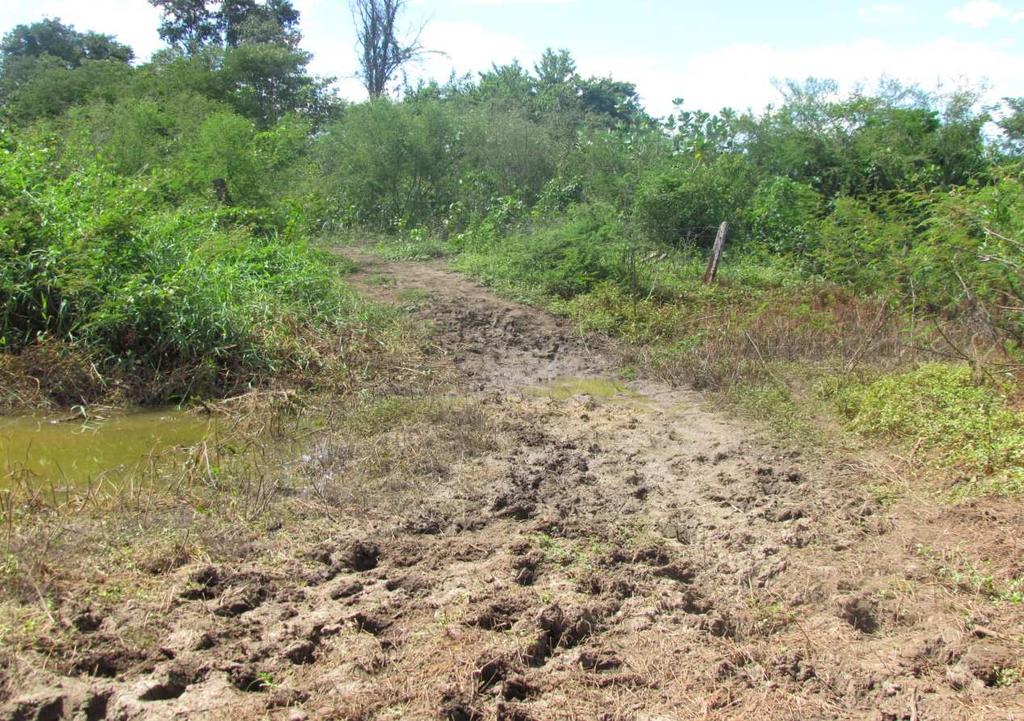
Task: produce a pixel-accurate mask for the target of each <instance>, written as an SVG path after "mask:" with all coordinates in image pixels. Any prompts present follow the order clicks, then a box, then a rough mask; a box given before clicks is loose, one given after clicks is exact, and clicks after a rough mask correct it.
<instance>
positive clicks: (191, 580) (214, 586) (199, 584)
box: [178, 566, 223, 601]
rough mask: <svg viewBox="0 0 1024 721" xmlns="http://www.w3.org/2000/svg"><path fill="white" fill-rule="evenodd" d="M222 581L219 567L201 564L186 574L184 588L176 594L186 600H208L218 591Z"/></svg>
mask: <svg viewBox="0 0 1024 721" xmlns="http://www.w3.org/2000/svg"><path fill="white" fill-rule="evenodd" d="M222 581H223V579H222V577H221V572H220V569H218V568H217V567H216V566H203V567H202V568H198V569H196V570H195V571H193V572H192V573H190V574H189V575H188V580H187V581H186V585H185V588H184V589H183V590H182V591H181V593H179V594H178V596H179V597H180V598H183V599H185V600H186V601H198V600H209V599H211V598H214V597H215V596H216V595H217V594H218V593H219V591H220V587H221V584H222Z"/></svg>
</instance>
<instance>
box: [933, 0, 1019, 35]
mask: <svg viewBox="0 0 1024 721" xmlns="http://www.w3.org/2000/svg"><path fill="white" fill-rule="evenodd" d="M1022 14H1024V13H1021V14H1018V15H1016V16H1015V17H1014V18H1013V20H1014V21H1016V20H1017V19H1019V18H1020V16H1021V15H1022ZM946 17H948V18H949V19H950V20H952V21H953V22H955V23H959V24H961V25H966V26H968V27H971V28H975V29H978V30H980V29H982V28H987V27H988V26H989V25H991V24H992V22H993V21H994V20H999V19H1000V18H1008V17H1010V11H1009V10H1007V9H1006V8H1004V7H1003V6H1002V5H1000V4H999V3H996V2H992V0H970V2H968V3H967V4H966V5H961V6H959V7H955V8H953V9H952V10H950V11H949V12H948V13H946Z"/></svg>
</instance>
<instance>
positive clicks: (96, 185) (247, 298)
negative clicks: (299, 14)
mask: <svg viewBox="0 0 1024 721" xmlns="http://www.w3.org/2000/svg"><path fill="white" fill-rule="evenodd" d="M4 160H5V162H4V163H3V165H2V167H0V347H2V348H3V349H4V350H5V351H6V352H7V354H8V355H14V356H17V355H19V354H22V353H25V352H31V349H32V348H33V347H35V346H38V344H39V343H41V342H43V341H47V342H50V343H53V342H57V343H59V344H62V345H63V346H65V347H66V348H68V349H69V352H70V349H72V348H77V349H86V353H87V356H88V358H89V362H90V363H91V364H92V365H93V366H94V368H95V370H96V375H97V378H98V379H100V380H105V377H106V376H108V375H109V376H111V377H112V378H114V379H121V381H123V382H124V383H127V384H129V385H131V384H132V382H133V381H141V380H142V379H144V378H145V379H149V380H150V381H152V380H153V379H156V378H160V379H161V381H160V383H159V384H158V387H151V388H150V390H148V391H146V392H147V393H148V394H153V393H156V395H170V396H180V395H185V394H188V393H196V392H198V393H213V392H220V391H223V390H226V389H228V388H231V387H235V386H239V385H241V384H245V383H248V382H251V381H253V380H255V379H257V378H259V377H260V376H264V375H266V374H270V373H275V372H280V371H287V370H290V369H294V370H299V369H305V368H307V367H308V366H309V365H310V364H311V363H313V362H315V360H316V358H315V350H314V348H313V346H311V345H310V344H309V343H308V342H305V341H304V340H303V337H304V336H305V335H306V334H308V333H312V332H314V331H315V332H318V333H319V332H322V331H324V330H325V329H335V328H338V327H340V325H342V324H343V323H344V322H345V320H346V319H347V318H348V317H349V316H350V315H351V314H352V312H353V310H354V308H355V307H356V304H357V302H356V300H355V299H354V297H353V296H352V295H351V294H350V293H349V292H348V291H346V290H345V288H344V287H343V286H342V285H341V282H340V281H339V280H338V272H337V268H336V267H335V263H333V262H332V260H331V258H330V257H329V256H328V254H326V253H323V252H320V251H317V250H315V249H313V248H312V247H311V246H310V245H309V244H308V243H307V242H306V241H305V240H304V239H302V238H301V237H298V236H296V235H295V234H291V233H289V232H287V230H277V229H275V228H273V227H263V228H253V227H251V226H249V225H247V224H245V223H240V222H236V219H237V216H238V211H237V210H236V209H232V208H223V207H217V206H212V205H210V204H209V203H204V202H202V201H201V200H200V199H194V200H193V201H192V202H188V203H185V204H181V205H174V204H171V203H169V202H166V200H165V199H164V197H163V196H162V194H161V193H160V192H159V191H158V190H157V189H156V188H155V187H154V184H153V183H151V182H149V181H148V180H147V179H145V178H137V177H125V176H122V175H118V174H116V173H115V172H113V171H112V170H111V169H110V168H109V167H107V166H105V165H104V164H102V163H100V162H93V163H90V164H88V165H85V166H83V167H80V168H78V169H75V170H73V171H71V172H67V173H63V174H58V173H57V172H55V171H56V169H55V164H56V162H55V152H54V149H53V148H52V147H51V146H48V145H46V144H23V145H20V146H18V147H8V148H7V150H6V153H5V158H4ZM8 362H10V361H8ZM44 370H45V369H44ZM54 371H55V372H56V371H57V369H56V368H54ZM45 380H46V381H47V384H50V381H51V380H55V379H45ZM150 385H151V386H152V383H151V384H150ZM147 400H155V398H147Z"/></svg>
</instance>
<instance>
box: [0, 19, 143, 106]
mask: <svg viewBox="0 0 1024 721" xmlns="http://www.w3.org/2000/svg"><path fill="white" fill-rule="evenodd" d="M133 57H134V53H133V52H132V49H131V48H130V47H128V46H127V45H124V44H122V43H119V42H117V40H115V39H114V38H113V37H112V36H110V35H102V34H100V33H94V32H86V33H80V32H78V31H77V30H75V29H74V27H72V26H70V25H64V24H63V23H61V21H60V20H57V19H52V18H51V19H46V20H42V21H40V22H37V23H32V24H31V25H19V26H17V27H16V28H14V29H13V30H11V31H10V32H9V33H7V35H5V36H4V37H3V40H2V41H0V102H2V103H3V104H4V105H5V106H6V108H5V109H6V110H7V111H8V112H10V113H11V114H12V116H14V117H17V118H18V119H20V120H28V119H32V118H35V117H39V116H41V115H52V114H57V113H59V112H62V111H63V110H64V109H65V108H66V107H68V106H69V105H70V104H73V103H74V102H76V101H77V100H79V99H81V98H83V97H86V96H89V95H91V94H95V91H96V90H97V89H98V88H104V89H109V88H110V87H111V83H112V82H121V81H123V79H124V76H125V75H126V74H128V73H129V72H130V71H131V67H130V66H129V63H130V62H131V60H132V58H133Z"/></svg>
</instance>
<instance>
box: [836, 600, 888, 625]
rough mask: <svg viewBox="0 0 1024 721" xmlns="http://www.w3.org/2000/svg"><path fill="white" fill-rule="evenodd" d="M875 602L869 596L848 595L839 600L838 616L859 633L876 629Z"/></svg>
mask: <svg viewBox="0 0 1024 721" xmlns="http://www.w3.org/2000/svg"><path fill="white" fill-rule="evenodd" d="M876 612H877V608H876V604H875V602H874V601H873V600H872V599H871V598H870V597H869V596H863V595H861V596H850V597H849V598H845V599H843V600H841V601H840V602H839V618H841V619H842V620H844V621H846V622H847V623H848V624H850V626H852V627H853V628H855V629H857V630H858V631H860V632H861V633H874V632H875V631H877V630H878V619H877V617H876Z"/></svg>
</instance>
